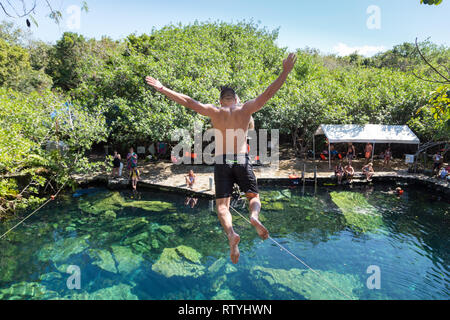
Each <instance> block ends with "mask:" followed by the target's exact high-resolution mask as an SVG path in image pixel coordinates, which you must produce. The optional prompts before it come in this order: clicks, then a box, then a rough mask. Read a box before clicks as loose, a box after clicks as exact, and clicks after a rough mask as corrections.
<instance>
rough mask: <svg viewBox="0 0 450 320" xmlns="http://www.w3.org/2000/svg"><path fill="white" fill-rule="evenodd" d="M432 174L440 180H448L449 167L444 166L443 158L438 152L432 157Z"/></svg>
mask: <svg viewBox="0 0 450 320" xmlns="http://www.w3.org/2000/svg"><path fill="white" fill-rule="evenodd" d="M432 174H433V175H434V176H436V177H438V178H440V179H449V178H450V166H445V165H444V156H443V155H442V154H441V152H440V151H437V152H436V153H435V154H434V155H433V171H432Z"/></svg>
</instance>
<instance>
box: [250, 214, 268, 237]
mask: <svg viewBox="0 0 450 320" xmlns="http://www.w3.org/2000/svg"><path fill="white" fill-rule="evenodd" d="M250 223H251V224H252V226H254V227H255V229H256V232H257V233H258V235H259V237H260V238H261V239H263V240H266V239H267V238H269V231H267V229H266V227H264V226H263V224H262V223H261V222H260V221H259V219H257V218H255V217H250Z"/></svg>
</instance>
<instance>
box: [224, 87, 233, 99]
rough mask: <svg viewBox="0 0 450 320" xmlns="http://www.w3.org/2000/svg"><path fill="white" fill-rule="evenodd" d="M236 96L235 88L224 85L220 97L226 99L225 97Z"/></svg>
mask: <svg viewBox="0 0 450 320" xmlns="http://www.w3.org/2000/svg"><path fill="white" fill-rule="evenodd" d="M235 96H236V91H234V89H232V88H230V87H227V86H225V87H222V89H221V91H220V99H224V98H229V97H233V98H234V97H235Z"/></svg>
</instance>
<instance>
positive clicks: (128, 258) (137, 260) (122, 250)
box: [111, 246, 144, 274]
mask: <svg viewBox="0 0 450 320" xmlns="http://www.w3.org/2000/svg"><path fill="white" fill-rule="evenodd" d="M111 249H112V251H113V254H114V258H115V260H116V262H117V270H118V271H119V273H122V274H130V273H132V272H133V271H135V270H136V269H138V268H139V267H140V265H141V263H142V262H143V261H144V259H143V258H142V257H141V256H140V255H137V254H135V253H133V251H132V250H131V249H130V248H128V247H122V246H112V247H111Z"/></svg>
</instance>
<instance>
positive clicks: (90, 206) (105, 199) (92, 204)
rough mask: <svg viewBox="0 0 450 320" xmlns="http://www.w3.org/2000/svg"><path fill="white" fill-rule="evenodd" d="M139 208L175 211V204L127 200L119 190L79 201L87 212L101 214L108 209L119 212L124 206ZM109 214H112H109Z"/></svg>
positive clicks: (155, 210) (82, 208)
mask: <svg viewBox="0 0 450 320" xmlns="http://www.w3.org/2000/svg"><path fill="white" fill-rule="evenodd" d="M127 207H130V208H138V209H142V210H146V211H151V212H163V211H175V206H174V205H173V204H172V203H169V202H163V201H140V200H139V201H126V200H125V199H124V198H123V197H122V196H121V194H120V193H119V192H112V193H110V195H107V196H105V194H104V193H98V194H95V195H93V196H89V197H86V198H82V199H80V200H79V201H78V208H79V209H80V210H81V211H83V212H86V213H90V214H93V215H99V214H101V213H105V212H108V211H112V212H117V211H120V210H122V209H123V208H127ZM109 216H111V215H110V214H109Z"/></svg>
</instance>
